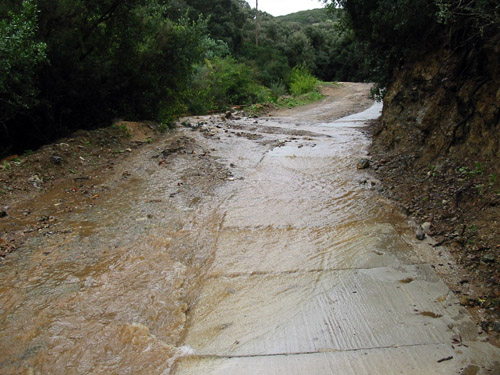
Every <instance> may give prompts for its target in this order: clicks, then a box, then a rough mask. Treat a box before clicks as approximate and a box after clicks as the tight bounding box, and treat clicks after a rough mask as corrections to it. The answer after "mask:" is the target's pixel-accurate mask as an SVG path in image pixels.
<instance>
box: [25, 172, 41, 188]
mask: <svg viewBox="0 0 500 375" xmlns="http://www.w3.org/2000/svg"><path fill="white" fill-rule="evenodd" d="M28 182H30V183H31V184H33V187H35V188H37V189H39V188H41V187H42V180H41V179H40V177H39V176H38V175H36V174H35V175H33V176H31V177H30V178H29V179H28Z"/></svg>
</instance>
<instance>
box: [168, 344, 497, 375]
mask: <svg viewBox="0 0 500 375" xmlns="http://www.w3.org/2000/svg"><path fill="white" fill-rule="evenodd" d="M496 354H497V353H496V351H495V350H494V349H493V348H492V347H491V346H490V345H487V344H484V343H468V344H467V345H462V346H451V345H447V344H436V345H434V344H433V345H417V346H408V347H394V348H380V349H368V350H359V351H343V352H324V353H310V354H298V355H278V356H262V357H220V358H215V357H206V358H201V359H200V358H197V357H192V358H185V359H183V360H182V361H181V362H180V363H179V365H178V369H177V370H178V371H177V372H176V374H178V375H205V374H210V375H247V374H259V375H291V374H308V375H325V374H332V375H373V374H384V375H400V374H405V375H429V374H432V375H450V374H464V375H468V374H478V373H479V371H480V367H479V366H478V365H477V363H483V364H484V362H485V358H486V362H487V367H488V368H489V369H491V372H490V373H491V374H495V373H496V374H498V373H499V372H498V370H499V368H500V364H499V362H497V363H496V364H495V361H494V360H493V359H492V358H495V355H496ZM488 358H489V360H488ZM495 371H496V372H495Z"/></svg>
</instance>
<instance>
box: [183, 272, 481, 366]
mask: <svg viewBox="0 0 500 375" xmlns="http://www.w3.org/2000/svg"><path fill="white" fill-rule="evenodd" d="M191 321H192V324H191V326H190V327H189V329H188V334H187V337H186V340H185V344H186V345H188V346H189V347H191V348H193V350H194V351H195V353H196V354H198V355H204V356H207V355H218V356H235V355H237V356H259V355H281V354H296V353H313V352H322V351H329V350H344V351H345V350H359V349H367V348H384V347H392V346H409V345H424V344H439V343H449V344H450V345H451V344H452V343H453V339H454V338H455V337H460V338H461V339H462V340H474V339H475V338H476V336H477V329H476V327H475V325H474V324H473V323H472V321H471V320H470V317H469V316H468V314H467V313H466V311H465V310H464V309H463V308H462V307H461V306H460V305H459V303H458V301H456V300H455V299H454V298H453V297H451V296H450V292H449V289H448V288H447V286H446V285H445V284H444V283H443V282H442V281H441V280H440V279H439V277H438V276H437V275H436V273H435V272H434V270H433V269H432V268H431V267H430V266H427V265H418V266H397V267H382V268H372V269H358V270H342V271H323V272H296V273H293V272H292V273H283V274H278V275H254V276H239V277H218V278H213V279H211V280H209V281H208V282H207V283H206V285H205V287H204V289H203V291H202V294H201V296H200V300H199V302H198V304H197V307H196V309H195V310H194V312H193V314H192V319H191Z"/></svg>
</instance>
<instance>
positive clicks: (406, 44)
mask: <svg viewBox="0 0 500 375" xmlns="http://www.w3.org/2000/svg"><path fill="white" fill-rule="evenodd" d="M326 2H328V3H329V9H330V11H331V12H333V13H335V14H337V15H340V16H341V18H342V21H341V22H342V27H343V29H344V30H347V33H348V34H351V36H352V41H353V44H351V45H353V46H355V51H354V52H353V55H354V56H357V57H361V60H363V59H364V60H365V61H366V63H367V66H368V67H369V68H368V74H367V77H369V78H370V79H371V80H373V81H375V82H376V83H377V85H378V89H379V90H380V91H379V93H380V94H382V95H383V92H384V89H385V88H386V87H387V85H388V84H389V83H390V82H391V79H392V78H393V73H394V71H395V70H397V69H399V68H400V67H401V66H403V65H404V64H405V63H406V62H410V61H414V60H416V59H418V58H420V57H421V56H422V55H423V54H425V53H426V52H428V51H432V50H433V49H436V47H437V46H441V45H448V46H449V47H450V48H451V49H454V48H461V47H464V46H465V45H468V46H470V47H471V48H476V47H477V46H478V45H481V44H482V43H483V42H484V40H486V39H487V38H488V35H492V34H495V33H497V34H498V31H499V28H500V3H498V1H496V0H464V1H455V0H373V1H366V0H333V1H329V0H326ZM354 60H356V58H355V59H354ZM358 60H359V59H358ZM362 70H364V69H363V68H362Z"/></svg>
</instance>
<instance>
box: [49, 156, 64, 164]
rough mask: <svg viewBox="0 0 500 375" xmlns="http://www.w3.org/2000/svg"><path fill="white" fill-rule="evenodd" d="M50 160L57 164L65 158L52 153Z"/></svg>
mask: <svg viewBox="0 0 500 375" xmlns="http://www.w3.org/2000/svg"><path fill="white" fill-rule="evenodd" d="M50 161H51V162H52V163H54V164H57V165H61V164H62V162H63V159H62V157H60V156H58V155H52V156H51V157H50Z"/></svg>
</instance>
